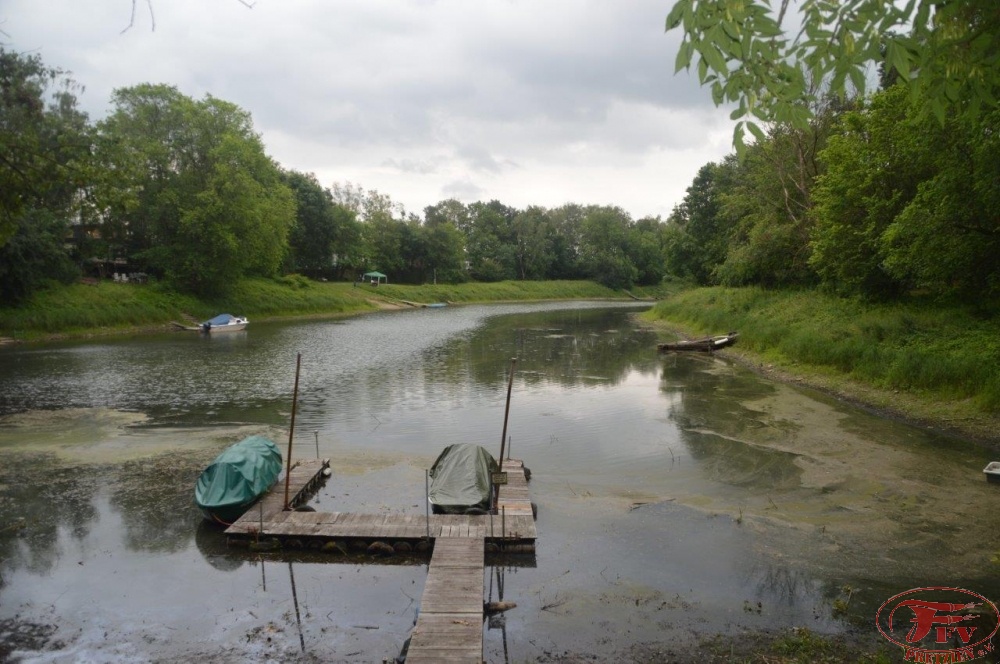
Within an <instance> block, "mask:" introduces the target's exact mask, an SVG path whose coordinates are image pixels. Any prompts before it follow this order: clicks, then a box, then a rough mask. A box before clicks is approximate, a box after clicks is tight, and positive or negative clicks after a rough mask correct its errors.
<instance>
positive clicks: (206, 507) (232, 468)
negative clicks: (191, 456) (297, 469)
mask: <svg viewBox="0 0 1000 664" xmlns="http://www.w3.org/2000/svg"><path fill="white" fill-rule="evenodd" d="M280 474H281V451H280V450H279V449H278V446H277V445H275V444H274V443H273V442H271V441H270V440H268V439H267V438H265V437H264V436H250V437H248V438H244V439H243V440H241V441H240V442H238V443H236V444H235V445H232V446H230V447H228V448H226V450H225V451H224V452H222V454H220V455H219V456H217V457H216V458H215V461H213V462H212V463H211V464H210V465H209V466H208V467H207V468H206V469H205V470H204V471H202V473H201V476H200V477H199V478H198V483H197V484H196V485H195V488H194V501H195V503H196V504H197V505H198V507H200V508H201V509H202V511H203V512H205V514H206V516H209V517H210V518H211V517H212V516H213V515H214V516H215V517H218V518H219V519H221V520H223V521H227V522H232V521H235V520H236V519H237V518H239V517H240V516H241V515H242V514H243V512H244V511H245V510H246V508H247V507H249V506H250V504H251V503H253V501H255V500H256V499H257V498H259V497H260V496H261V495H262V494H263V493H264V492H265V491H267V490H268V489H269V488H270V487H271V485H272V484H274V482H275V480H277V479H278V476H279V475H280Z"/></svg>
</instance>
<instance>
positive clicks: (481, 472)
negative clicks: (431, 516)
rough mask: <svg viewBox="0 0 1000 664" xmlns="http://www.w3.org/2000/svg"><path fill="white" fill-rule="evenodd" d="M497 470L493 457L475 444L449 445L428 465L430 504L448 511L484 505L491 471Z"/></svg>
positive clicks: (436, 508)
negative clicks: (431, 464)
mask: <svg viewBox="0 0 1000 664" xmlns="http://www.w3.org/2000/svg"><path fill="white" fill-rule="evenodd" d="M499 470H500V468H499V466H497V462H496V460H494V458H493V457H492V456H491V455H490V453H489V452H487V451H486V450H484V449H483V448H482V447H480V446H479V445H472V444H470V443H458V444H456V445H449V446H448V447H446V448H444V451H443V452H441V454H440V456H438V458H437V460H436V461H435V462H434V465H433V466H431V471H430V476H431V486H430V493H429V498H430V501H431V504H432V505H434V507H435V510H441V511H444V512H450V513H455V512H459V513H460V512H464V511H465V510H467V509H470V508H477V509H487V508H488V507H489V504H490V490H491V488H492V484H491V479H492V478H491V475H492V473H496V472H499Z"/></svg>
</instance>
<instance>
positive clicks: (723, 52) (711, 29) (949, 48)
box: [666, 0, 1000, 152]
mask: <svg viewBox="0 0 1000 664" xmlns="http://www.w3.org/2000/svg"><path fill="white" fill-rule="evenodd" d="M788 7H789V3H788V0H774V1H772V0H757V1H754V0H748V1H747V2H730V1H728V0H677V1H676V2H675V3H674V6H673V8H672V9H671V11H670V13H669V15H668V16H667V21H666V27H667V30H668V31H669V30H673V29H680V30H682V32H683V36H682V39H681V45H680V48H679V49H678V53H677V58H676V62H675V70H676V71H680V70H681V69H689V68H690V67H691V65H692V63H694V62H695V55H697V56H698V57H697V70H698V79H699V81H700V82H701V84H702V85H705V86H708V87H709V88H710V89H711V94H712V99H713V100H714V101H715V103H716V104H717V105H719V104H723V103H736V104H737V105H738V106H737V109H736V110H735V111H734V112H733V113H732V116H731V117H732V119H733V120H738V122H737V124H736V127H735V131H734V136H733V141H734V145H735V146H736V148H737V151H739V152H742V151H743V149H744V136H745V131H750V132H751V133H752V134H753V135H754V136H755V137H756V138H757V140H758V141H762V140H764V132H763V130H762V129H761V124H767V123H779V124H788V125H791V126H793V127H796V128H799V129H804V128H806V127H807V125H808V122H809V120H810V118H811V116H812V111H811V108H812V104H813V102H815V101H816V100H817V98H818V96H819V95H820V91H823V90H825V91H829V92H832V93H833V94H836V95H840V96H841V97H843V96H846V94H847V92H848V91H849V90H852V89H853V90H854V91H855V93H857V94H863V93H864V91H865V87H866V83H867V81H866V72H867V69H868V67H869V66H870V65H871V64H872V63H878V64H880V65H882V66H884V67H885V68H888V69H891V70H894V71H895V72H897V73H898V74H899V80H901V81H903V82H904V84H905V85H906V86H907V87H908V89H909V91H910V94H911V98H912V99H914V100H920V102H921V107H922V112H923V113H924V114H925V115H933V116H934V117H936V118H937V119H938V121H939V122H941V123H943V122H944V119H945V117H946V116H947V115H948V113H949V111H959V112H962V113H968V114H969V115H970V116H972V117H976V116H977V115H978V114H979V113H980V112H981V110H982V109H983V108H984V107H985V108H992V107H995V105H996V100H997V95H998V91H1000V69H998V68H997V67H996V64H997V59H998V55H1000V54H998V50H1000V47H998V38H1000V37H998V36H1000V11H998V10H997V6H996V3H995V2H994V1H993V0H967V1H966V2H943V1H942V0H910V1H909V2H905V3H900V2H885V1H884V0H843V1H841V2H829V1H827V0H805V1H804V2H801V3H798V4H797V5H795V9H796V10H797V11H798V12H799V17H798V18H799V20H798V21H793V22H790V23H792V24H799V25H801V26H802V29H801V30H800V31H798V33H797V34H795V35H794V36H791V35H790V34H789V33H786V31H785V28H784V27H783V22H784V19H785V13H786V11H787V9H788Z"/></svg>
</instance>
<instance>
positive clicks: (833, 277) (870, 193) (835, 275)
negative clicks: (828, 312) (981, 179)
mask: <svg viewBox="0 0 1000 664" xmlns="http://www.w3.org/2000/svg"><path fill="white" fill-rule="evenodd" d="M909 117H910V104H909V101H908V98H907V95H906V92H905V90H904V89H903V88H902V87H894V88H892V89H890V90H887V91H885V92H883V93H880V94H878V95H875V97H874V98H873V99H872V100H871V102H870V104H869V105H868V106H866V107H865V108H862V109H860V110H858V111H851V112H848V113H846V114H845V115H844V116H843V118H842V120H841V125H840V131H839V132H837V133H836V134H835V135H834V136H832V137H831V138H830V139H829V142H828V145H827V147H826V149H825V150H824V151H823V152H822V153H821V156H822V159H823V160H824V162H825V163H826V164H827V172H826V173H825V174H824V175H823V176H821V177H820V178H819V181H818V184H817V187H816V189H815V192H814V199H815V201H816V207H815V210H814V215H815V219H816V229H815V232H814V239H813V256H812V259H811V264H812V265H813V267H814V268H815V269H816V271H817V273H818V274H819V275H820V277H821V278H822V279H823V281H824V282H826V283H827V284H830V285H831V286H833V287H834V288H835V289H837V290H838V291H840V292H844V293H858V294H862V295H865V296H868V297H890V296H894V295H897V294H898V293H899V292H900V291H901V290H902V289H903V288H904V287H905V285H906V284H903V283H901V282H900V281H899V280H898V279H896V278H895V277H894V276H893V275H892V274H890V273H889V272H888V271H887V270H886V265H885V260H886V252H885V249H886V247H885V245H884V243H883V241H882V236H883V234H884V233H885V231H886V229H887V228H888V227H889V224H890V223H891V222H892V220H893V219H894V218H895V217H896V215H898V214H899V213H900V212H901V211H902V210H903V209H904V208H905V206H906V205H907V204H908V203H909V202H910V201H911V200H912V199H913V196H914V195H915V194H916V190H917V186H918V184H919V182H920V180H921V179H922V178H923V177H926V174H927V167H926V166H925V165H924V164H925V163H926V153H925V152H924V151H922V150H921V147H920V141H919V129H918V127H916V126H914V124H913V123H912V122H910V120H909Z"/></svg>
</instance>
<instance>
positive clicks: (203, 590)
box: [0, 304, 1000, 661]
mask: <svg viewBox="0 0 1000 664" xmlns="http://www.w3.org/2000/svg"><path fill="white" fill-rule="evenodd" d="M546 309H553V310H551V311H546ZM633 311H634V309H630V308H605V307H602V306H584V307H581V306H580V305H576V304H574V305H556V306H554V307H553V305H538V306H537V307H535V306H533V305H532V306H524V305H518V306H511V307H499V308H489V307H461V308H459V307H456V308H454V309H449V310H448V311H429V310H423V311H413V312H399V313H397V314H376V315H372V316H365V317H361V318H358V319H352V320H349V321H338V322H331V321H309V322H295V323H273V324H259V325H255V326H254V327H253V328H251V329H249V330H248V331H247V333H246V334H245V335H241V336H239V337H234V338H231V339H228V340H226V341H224V342H222V343H214V342H213V341H212V340H206V339H202V338H198V337H196V336H193V335H192V336H188V335H181V334H170V335H163V336H159V337H156V336H154V337H143V338H137V339H116V340H108V341H101V342H100V343H96V344H86V343H72V344H54V345H51V346H37V347H23V348H18V349H7V348H5V349H0V372H3V375H4V381H3V382H2V384H0V412H3V413H5V414H9V413H12V412H17V413H19V414H18V415H16V416H9V415H8V416H7V417H2V418H0V457H2V458H0V508H2V512H0V621H3V620H26V621H30V622H33V623H40V624H43V625H47V624H51V625H52V626H53V633H54V634H55V637H54V638H55V639H56V640H58V639H62V642H63V644H64V645H63V648H64V652H62V656H63V659H64V660H66V661H69V660H73V659H84V660H86V659H90V660H102V661H103V660H109V659H115V658H127V657H133V658H136V657H137V658H140V659H142V658H146V659H177V660H193V659H199V658H202V659H203V658H212V657H215V658H216V659H217V660H218V661H237V660H244V661H248V660H257V661H259V660H264V659H268V658H271V659H277V660H281V659H296V658H303V657H314V658H317V659H328V660H336V661H378V660H380V659H382V658H383V657H389V658H391V657H393V656H394V655H395V654H397V653H398V652H399V647H400V645H401V644H402V642H403V641H404V640H405V638H406V635H407V634H408V632H409V629H410V627H411V625H412V622H413V617H414V611H415V609H416V605H417V603H418V602H419V600H420V596H421V593H422V589H423V583H424V580H425V579H426V559H417V558H412V559H398V558H397V559H384V560H379V561H378V562H379V564H378V565H374V564H372V563H373V561H372V560H371V559H370V558H368V557H366V556H363V555H361V556H342V555H340V556H338V555H330V554H326V553H322V552H319V551H301V552H296V553H295V554H294V555H291V554H286V553H273V554H266V555H264V556H261V555H260V554H255V553H251V552H248V551H246V550H241V549H229V548H227V547H226V546H225V541H224V539H223V538H222V536H221V535H220V534H219V533H218V531H213V530H210V529H208V528H207V527H206V526H204V525H203V522H202V520H201V517H200V515H199V514H198V512H197V510H196V509H195V508H194V507H193V505H192V504H191V491H192V487H193V484H194V481H195V479H196V478H197V475H198V473H199V472H200V470H201V468H203V467H204V465H205V464H206V463H208V462H209V461H210V460H211V459H212V458H213V457H214V456H215V455H216V454H217V453H218V451H219V450H221V449H222V448H223V447H225V446H226V445H228V444H229V443H231V442H234V441H235V440H239V439H240V438H242V437H245V436H246V435H249V434H251V433H265V435H268V436H269V437H271V438H272V439H275V440H282V441H283V440H285V439H286V436H287V431H285V430H283V427H285V426H287V422H288V416H289V412H290V407H291V404H290V395H291V390H292V384H293V378H294V361H295V354H296V353H297V352H300V351H301V352H302V353H303V366H302V384H301V385H300V397H301V399H300V403H299V410H298V416H297V424H298V425H299V426H298V431H297V432H296V435H295V441H296V446H295V448H294V449H295V454H296V455H302V456H313V455H314V454H316V453H317V452H316V449H317V448H318V453H319V455H320V456H324V457H330V458H331V459H332V467H333V469H334V476H333V477H332V478H331V479H330V481H329V482H328V483H327V484H326V486H325V487H324V488H323V490H322V492H321V494H320V495H319V496H317V498H316V503H317V505H316V507H317V508H318V509H323V510H327V511H361V512H374V513H388V512H393V513H406V514H417V515H419V514H422V510H423V508H424V503H423V500H424V496H423V490H424V471H425V469H426V468H427V467H428V466H429V465H430V463H431V462H433V459H434V458H435V457H436V456H437V454H438V453H439V452H440V450H441V449H442V448H443V447H444V446H445V445H448V444H451V443H455V442H477V443H481V444H485V445H487V447H488V448H489V449H491V450H494V451H498V448H499V440H498V439H499V437H500V431H501V426H502V419H503V412H504V401H505V391H506V382H505V371H506V369H507V367H508V363H509V361H510V358H511V357H515V356H516V357H518V358H519V362H518V370H517V373H516V375H515V383H514V391H513V397H512V404H511V419H510V430H509V433H510V434H511V438H512V443H513V456H515V457H520V458H523V459H525V460H526V461H527V462H528V465H529V466H530V467H531V468H532V469H533V471H534V477H533V479H532V484H531V492H532V499H533V500H535V501H536V502H537V503H538V505H539V517H538V528H539V533H540V540H539V549H538V550H539V554H538V556H537V558H532V559H531V560H530V562H529V563H525V564H522V563H519V562H517V561H511V560H508V561H497V560H489V559H488V560H487V563H488V564H489V565H490V566H491V567H490V568H489V569H490V577H489V579H487V582H488V584H489V585H488V586H487V593H489V594H492V595H493V596H494V597H496V595H497V594H500V595H502V596H503V597H504V598H509V599H511V600H513V601H515V602H517V604H518V607H517V609H514V610H512V611H509V612H507V613H506V614H504V615H503V616H502V620H501V619H500V618H497V619H495V620H491V621H488V623H487V625H486V628H487V631H486V637H485V638H486V643H487V646H486V648H487V654H488V658H489V659H490V660H491V661H500V660H501V659H503V660H505V661H506V660H510V661H527V660H531V659H537V658H538V657H539V656H540V653H542V652H545V651H548V652H565V651H567V650H569V651H570V652H571V653H572V652H574V651H575V652H581V653H584V652H585V653H588V654H590V655H591V656H595V657H598V658H603V659H608V660H612V659H615V655H618V654H621V653H622V651H623V650H622V649H623V648H625V647H628V645H629V644H634V643H644V642H651V641H660V642H662V641H673V640H674V639H677V640H681V639H684V638H687V639H690V635H691V634H692V633H696V634H713V633H717V632H724V633H734V632H736V631H739V630H740V629H744V628H749V629H775V628H785V627H790V626H792V625H801V624H806V623H808V624H810V625H811V626H813V627H815V628H817V629H820V630H826V631H839V630H841V629H842V628H843V625H842V623H841V622H840V621H839V620H838V619H836V618H835V617H834V616H833V615H832V612H831V610H830V607H831V604H832V602H833V601H835V600H836V599H838V598H840V597H841V596H842V594H843V588H844V587H845V586H851V587H852V588H853V589H854V591H853V594H852V597H853V598H854V599H853V600H852V602H851V604H850V606H851V610H852V612H854V611H855V609H856V610H857V611H858V612H864V611H869V609H872V610H873V607H874V608H877V606H878V605H879V604H880V603H881V602H882V601H884V600H885V599H886V598H887V597H889V596H891V595H892V594H895V592H899V591H900V590H903V589H906V587H914V586H917V585H940V584H942V583H949V582H953V583H956V584H959V583H960V584H963V585H966V584H967V585H970V586H972V587H973V589H975V590H978V591H980V592H984V593H986V594H987V595H989V592H991V591H992V590H997V591H998V592H1000V588H996V585H997V582H996V581H995V580H992V581H991V580H990V579H991V577H990V576H989V563H988V560H989V557H990V555H991V554H992V551H990V550H989V548H990V547H989V544H988V542H990V541H992V539H991V538H992V536H993V534H994V533H995V532H996V529H997V528H1000V523H998V522H1000V516H998V515H997V514H995V513H994V512H991V511H990V510H987V509H984V507H983V506H984V505H989V504H991V500H992V499H993V498H995V496H994V495H993V494H990V493H988V490H987V489H986V487H985V483H982V481H981V479H982V478H981V477H980V476H979V475H980V474H979V471H980V470H981V468H982V466H983V465H984V463H981V462H980V460H979V458H978V456H981V455H982V453H981V452H977V451H975V450H974V449H972V448H969V447H967V446H961V445H957V444H955V445H953V444H951V443H947V444H945V443H943V442H942V441H941V440H940V439H935V438H934V437H932V436H929V435H927V434H926V433H925V432H919V431H917V430H914V429H911V428H908V427H904V426H901V425H899V423H895V422H888V421H883V420H878V419H877V418H873V417H872V416H870V415H869V414H866V413H863V412H860V411H855V410H853V409H850V408H848V407H846V406H844V405H843V404H837V403H835V402H832V401H831V400H829V399H825V398H823V397H821V396H818V395H814V394H811V393H808V392H803V391H799V390H794V389H792V388H789V387H787V386H781V385H776V384H773V383H769V382H766V381H763V380H761V379H760V378H759V377H758V376H756V375H754V374H752V373H750V372H748V371H745V370H743V369H740V368H739V367H736V366H733V365H732V364H730V363H727V362H726V361H724V360H723V359H721V358H719V357H713V356H704V355H680V354H674V355H666V356H657V355H656V353H655V352H654V350H653V347H654V343H655V341H656V339H655V338H654V336H653V335H652V334H651V333H650V332H648V331H643V330H641V329H638V328H637V327H636V326H635V325H634V324H633V322H632V320H631V318H630V315H631V314H632V313H633ZM194 366H198V367H199V369H198V370H197V371H193V370H192V368H191V367H194ZM233 376H238V377H239V380H232V377H233ZM70 405H72V406H75V407H77V409H70V408H66V406H70ZM46 409H55V410H46ZM314 432H316V433H314ZM977 455H978V456H977ZM928 468H932V469H933V471H934V472H933V474H932V475H933V476H932V477H927V469H928ZM969 468H971V469H972V470H971V471H970V470H968V469H969ZM970 474H972V475H974V480H976V481H978V482H979V483H978V484H975V483H973V482H970V479H969V475H970ZM955 487H961V489H962V494H963V500H962V501H958V504H955V501H954V500H952V499H953V494H954V489H955ZM949 501H950V502H949ZM942 505H947V506H948V507H947V509H941V506H942ZM19 519H23V521H19ZM21 523H23V524H24V527H23V528H21V527H19V526H17V525H16V524H21ZM12 526H14V527H12ZM984 542H985V543H986V544H984ZM498 570H499V571H502V573H503V574H502V578H501V577H500V576H498V575H497V573H498ZM959 570H963V571H959ZM991 584H992V585H991ZM899 586H904V587H899ZM192 607H197V611H195V610H193V608H192ZM296 609H298V610H296ZM869 613H870V611H869ZM372 627H378V629H371V628H372ZM106 632H107V633H108V636H107V637H106V636H105V633H106ZM53 642H54V641H53ZM115 644H129V647H130V648H132V649H133V650H134V651H136V652H125V651H124V650H121V649H116V648H119V646H117V645H115ZM52 649H55V646H52ZM304 652H305V653H306V654H303V653H304ZM137 653H138V654H137ZM53 658H54V659H58V658H59V656H58V655H56V656H54V657H53Z"/></svg>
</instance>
